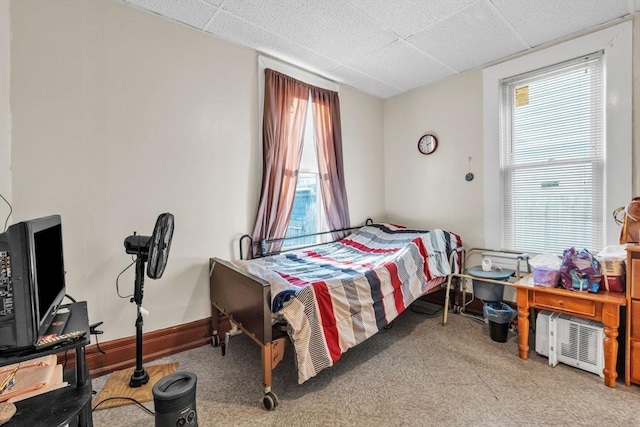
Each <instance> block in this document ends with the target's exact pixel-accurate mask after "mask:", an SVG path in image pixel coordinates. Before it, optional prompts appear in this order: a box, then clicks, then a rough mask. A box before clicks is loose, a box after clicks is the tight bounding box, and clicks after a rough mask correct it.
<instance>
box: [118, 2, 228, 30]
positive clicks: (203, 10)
mask: <svg viewBox="0 0 640 427" xmlns="http://www.w3.org/2000/svg"><path fill="white" fill-rule="evenodd" d="M126 1H127V3H129V4H132V5H135V6H138V7H141V8H143V9H146V10H149V11H151V12H154V13H157V14H159V15H162V16H165V17H167V18H171V19H173V20H175V21H178V22H182V23H183V24H187V25H190V26H192V27H196V28H199V29H202V28H204V26H205V25H206V23H207V22H208V21H209V19H211V17H212V16H213V14H214V13H215V11H216V8H215V7H213V5H209V4H206V3H203V2H201V1H200V0H126Z"/></svg>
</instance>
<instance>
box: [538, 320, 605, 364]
mask: <svg viewBox="0 0 640 427" xmlns="http://www.w3.org/2000/svg"><path fill="white" fill-rule="evenodd" d="M536 323H537V325H536V351H537V352H538V353H540V354H542V355H545V356H548V357H549V365H551V366H555V365H557V364H558V362H562V363H564V364H567V365H570V366H575V367H576V368H580V369H583V370H585V371H588V372H593V373H594V374H598V375H600V376H601V377H603V376H604V373H603V372H602V371H603V369H604V351H603V339H604V332H603V327H602V324H601V323H599V322H593V321H589V320H584V319H580V318H577V317H571V316H567V315H564V314H557V313H549V312H545V311H541V312H540V313H539V314H538V317H537V322H536Z"/></svg>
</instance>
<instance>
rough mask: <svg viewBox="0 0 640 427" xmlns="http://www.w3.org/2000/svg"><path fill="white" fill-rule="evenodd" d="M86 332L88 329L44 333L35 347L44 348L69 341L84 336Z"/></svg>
mask: <svg viewBox="0 0 640 427" xmlns="http://www.w3.org/2000/svg"><path fill="white" fill-rule="evenodd" d="M86 333H87V331H73V332H67V333H66V334H62V335H43V336H41V337H40V339H39V340H38V342H37V343H36V344H35V345H34V347H35V349H36V350H42V349H43V348H47V347H53V346H55V345H60V344H64V343H68V342H71V341H75V340H78V339H80V338H82V337H83V336H85V334H86Z"/></svg>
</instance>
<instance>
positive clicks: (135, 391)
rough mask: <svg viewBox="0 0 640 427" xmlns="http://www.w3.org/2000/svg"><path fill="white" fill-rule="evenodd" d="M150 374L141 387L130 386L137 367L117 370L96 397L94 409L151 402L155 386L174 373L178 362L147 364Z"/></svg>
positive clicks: (146, 368)
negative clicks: (147, 380)
mask: <svg viewBox="0 0 640 427" xmlns="http://www.w3.org/2000/svg"><path fill="white" fill-rule="evenodd" d="M144 369H145V370H146V371H147V373H148V374H149V382H148V383H146V384H145V385H143V386H141V387H129V380H130V379H131V374H133V371H134V370H135V368H131V369H125V370H122V371H116V372H114V373H113V374H111V376H110V377H109V381H107V382H106V384H105V385H104V387H102V389H101V390H100V393H98V395H97V396H96V397H95V398H94V400H93V404H92V405H91V407H92V409H93V410H100V409H107V408H113V407H116V406H122V405H130V404H132V403H135V402H134V400H137V401H138V402H150V401H152V400H153V386H154V384H155V383H156V382H158V380H159V379H161V378H163V377H165V376H167V375H169V374H172V373H174V372H175V371H176V370H177V369H178V362H172V363H166V364H162V365H152V366H145V367H144Z"/></svg>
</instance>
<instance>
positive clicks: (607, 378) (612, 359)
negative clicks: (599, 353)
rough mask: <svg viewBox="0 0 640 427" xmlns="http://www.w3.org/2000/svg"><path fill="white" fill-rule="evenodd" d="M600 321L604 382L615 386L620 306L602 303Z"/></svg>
mask: <svg viewBox="0 0 640 427" xmlns="http://www.w3.org/2000/svg"><path fill="white" fill-rule="evenodd" d="M602 323H603V324H604V369H603V373H604V383H605V385H607V386H609V387H615V386H616V378H617V377H618V372H617V371H616V362H617V359H618V339H617V338H618V326H619V325H620V308H619V307H618V306H616V305H611V304H603V307H602Z"/></svg>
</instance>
